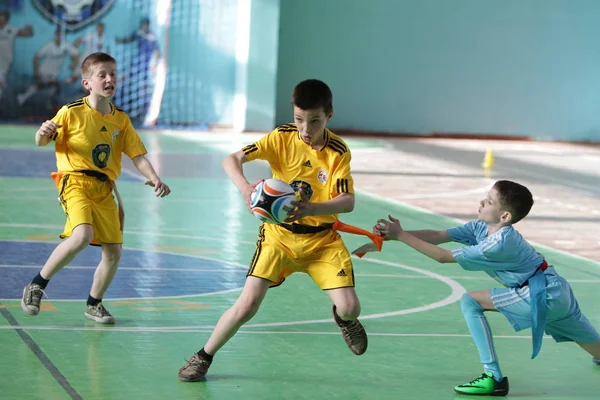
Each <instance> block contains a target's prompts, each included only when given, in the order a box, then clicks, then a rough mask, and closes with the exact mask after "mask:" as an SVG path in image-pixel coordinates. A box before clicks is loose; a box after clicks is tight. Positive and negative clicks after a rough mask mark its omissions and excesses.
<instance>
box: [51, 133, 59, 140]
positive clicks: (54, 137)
mask: <svg viewBox="0 0 600 400" xmlns="http://www.w3.org/2000/svg"><path fill="white" fill-rule="evenodd" d="M57 137H58V132H54V135H52V140H56V138H57Z"/></svg>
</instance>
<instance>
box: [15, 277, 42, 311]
mask: <svg viewBox="0 0 600 400" xmlns="http://www.w3.org/2000/svg"><path fill="white" fill-rule="evenodd" d="M44 294H46V292H44V289H42V287H41V286H40V285H38V284H37V283H30V284H29V285H27V286H25V287H24V288H23V297H22V298H21V308H22V309H23V311H25V312H26V313H27V314H29V315H38V314H39V312H40V303H41V302H42V295H44ZM46 297H47V295H46Z"/></svg>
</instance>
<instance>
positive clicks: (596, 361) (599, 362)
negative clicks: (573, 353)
mask: <svg viewBox="0 0 600 400" xmlns="http://www.w3.org/2000/svg"><path fill="white" fill-rule="evenodd" d="M592 362H593V363H594V364H596V365H600V360H598V359H597V358H592Z"/></svg>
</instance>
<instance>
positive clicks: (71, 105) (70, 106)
mask: <svg viewBox="0 0 600 400" xmlns="http://www.w3.org/2000/svg"><path fill="white" fill-rule="evenodd" d="M83 104H84V103H83V100H77V101H74V102H72V103H69V104H67V108H73V107H79V106H82V105H83Z"/></svg>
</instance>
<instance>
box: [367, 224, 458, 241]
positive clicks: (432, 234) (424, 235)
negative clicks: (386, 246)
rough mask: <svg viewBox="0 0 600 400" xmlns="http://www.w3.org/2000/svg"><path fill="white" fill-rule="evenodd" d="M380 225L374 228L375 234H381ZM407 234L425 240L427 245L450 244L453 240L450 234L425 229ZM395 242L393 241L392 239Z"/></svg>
mask: <svg viewBox="0 0 600 400" xmlns="http://www.w3.org/2000/svg"><path fill="white" fill-rule="evenodd" d="M378 229H379V228H378V225H375V226H374V227H373V232H374V233H376V234H378V235H379V234H380V232H379V231H378ZM406 232H407V233H410V234H411V235H413V236H414V237H416V238H418V239H421V240H424V241H425V242H427V243H431V244H442V243H448V242H452V238H450V236H449V235H448V233H447V232H446V231H434V230H431V229H423V230H418V231H406ZM392 240H393V239H392Z"/></svg>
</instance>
